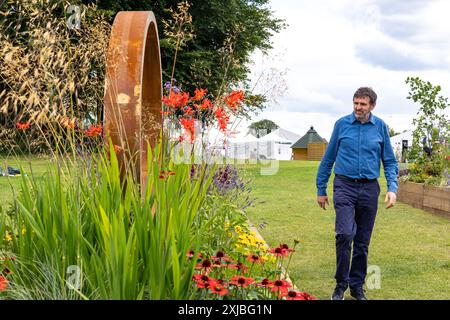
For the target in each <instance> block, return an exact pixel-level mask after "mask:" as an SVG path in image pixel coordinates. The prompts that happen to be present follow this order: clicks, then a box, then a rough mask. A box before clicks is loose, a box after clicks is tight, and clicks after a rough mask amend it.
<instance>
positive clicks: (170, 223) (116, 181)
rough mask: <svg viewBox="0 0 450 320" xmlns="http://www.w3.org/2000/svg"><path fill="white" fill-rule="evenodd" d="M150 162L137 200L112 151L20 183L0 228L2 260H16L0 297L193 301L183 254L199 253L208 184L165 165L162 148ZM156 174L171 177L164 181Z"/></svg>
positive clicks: (180, 167) (185, 168) (186, 169)
mask: <svg viewBox="0 0 450 320" xmlns="http://www.w3.org/2000/svg"><path fill="white" fill-rule="evenodd" d="M147 160H148V170H149V175H148V181H147V185H146V190H145V192H144V197H143V198H142V197H141V193H140V188H139V185H138V184H137V183H136V182H135V181H134V179H133V177H131V176H128V177H127V179H126V183H123V182H122V180H121V178H120V170H119V164H118V161H117V157H116V154H115V152H114V148H113V146H112V145H111V144H110V147H109V150H108V153H100V154H98V155H97V157H95V158H93V159H92V165H91V166H82V167H81V168H77V167H74V168H73V169H72V170H71V171H67V170H65V169H64V167H62V166H59V165H58V164H55V165H54V166H52V167H51V168H49V169H50V170H49V171H48V175H47V176H46V177H45V178H43V179H35V178H34V177H33V176H29V177H25V176H23V177H22V186H21V190H20V194H19V195H18V196H17V199H16V201H14V204H13V211H12V213H11V214H10V215H8V216H6V217H5V216H3V215H2V219H3V221H1V222H2V224H1V226H0V229H2V230H0V231H5V232H6V233H7V234H10V235H11V237H10V238H8V239H2V246H1V256H2V257H14V261H13V262H11V261H10V262H11V263H9V265H8V269H9V270H11V274H9V275H8V276H7V277H6V279H7V281H8V289H6V290H3V291H2V292H1V293H0V294H1V295H2V297H3V298H7V299H188V298H190V295H191V288H190V287H191V279H192V276H193V273H194V268H195V261H191V260H188V259H186V256H185V254H186V252H187V251H188V250H190V249H191V248H199V246H200V239H201V234H202V232H204V231H203V230H202V228H201V227H199V226H198V225H196V224H195V219H196V216H197V212H198V210H199V208H200V207H201V206H202V203H203V201H204V199H205V196H206V191H207V186H208V184H209V183H210V180H211V179H212V175H211V176H202V179H198V180H191V179H190V166H189V165H186V164H174V163H173V162H171V161H170V160H168V159H165V158H164V155H163V153H162V152H161V145H157V146H156V148H155V150H151V149H149V152H148V159H147ZM166 160H167V161H166ZM161 168H164V170H167V172H171V173H172V174H168V175H167V177H166V178H165V179H160V171H161ZM174 173H175V174H174ZM4 282H5V281H4Z"/></svg>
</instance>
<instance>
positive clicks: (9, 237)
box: [5, 232, 13, 241]
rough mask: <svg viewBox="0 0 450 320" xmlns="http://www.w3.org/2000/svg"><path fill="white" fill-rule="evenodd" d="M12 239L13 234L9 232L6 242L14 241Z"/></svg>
mask: <svg viewBox="0 0 450 320" xmlns="http://www.w3.org/2000/svg"><path fill="white" fill-rule="evenodd" d="M12 239H13V238H12V235H11V233H9V232H8V233H7V234H6V237H5V240H6V241H12Z"/></svg>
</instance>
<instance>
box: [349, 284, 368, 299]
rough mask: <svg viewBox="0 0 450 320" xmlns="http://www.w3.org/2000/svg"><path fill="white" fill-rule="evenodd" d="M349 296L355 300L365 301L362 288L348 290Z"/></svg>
mask: <svg viewBox="0 0 450 320" xmlns="http://www.w3.org/2000/svg"><path fill="white" fill-rule="evenodd" d="M350 295H351V296H352V297H353V298H355V299H356V300H367V297H366V295H365V292H364V289H363V288H362V287H358V288H353V289H352V288H350Z"/></svg>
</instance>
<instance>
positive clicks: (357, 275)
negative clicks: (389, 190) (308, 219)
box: [333, 176, 380, 289]
mask: <svg viewBox="0 0 450 320" xmlns="http://www.w3.org/2000/svg"><path fill="white" fill-rule="evenodd" d="M379 195H380V185H379V184H378V181H377V180H374V181H370V182H353V181H348V180H346V179H344V178H342V177H339V176H336V177H335V179H334V182H333V203H334V208H335V210H336V224H335V231H336V274H335V279H336V282H337V285H338V286H340V287H342V288H345V289H346V288H347V287H348V286H350V288H357V287H362V285H363V284H364V281H365V278H366V273H367V257H368V251H369V244H370V238H371V236H372V230H373V225H374V223H375V217H376V214H377V209H378V197H379ZM352 245H353V254H351V251H352ZM350 258H351V260H350Z"/></svg>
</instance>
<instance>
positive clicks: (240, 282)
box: [230, 276, 255, 288]
mask: <svg viewBox="0 0 450 320" xmlns="http://www.w3.org/2000/svg"><path fill="white" fill-rule="evenodd" d="M254 281H255V280H253V278H245V277H241V276H234V277H233V278H231V281H230V284H234V285H235V286H238V287H243V288H247V287H248V285H249V284H252V283H253V282H254Z"/></svg>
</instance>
